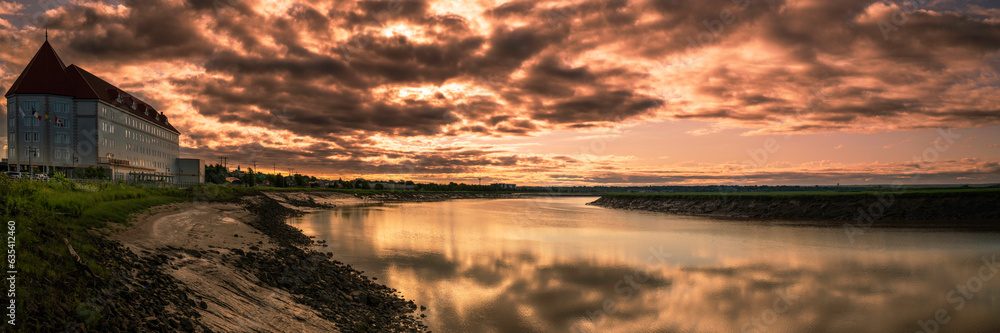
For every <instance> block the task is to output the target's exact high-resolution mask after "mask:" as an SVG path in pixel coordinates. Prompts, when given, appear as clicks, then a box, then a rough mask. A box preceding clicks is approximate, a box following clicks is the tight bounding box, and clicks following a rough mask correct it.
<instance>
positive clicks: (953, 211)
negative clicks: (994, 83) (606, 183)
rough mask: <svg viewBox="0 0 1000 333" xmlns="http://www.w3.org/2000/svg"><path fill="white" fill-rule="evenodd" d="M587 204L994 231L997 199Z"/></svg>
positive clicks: (674, 199) (607, 199) (999, 213)
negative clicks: (882, 222)
mask: <svg viewBox="0 0 1000 333" xmlns="http://www.w3.org/2000/svg"><path fill="white" fill-rule="evenodd" d="M589 205H594V206H600V207H605V208H615V209H626V210H642V211H651V212H663V213H671V214H678V215H694V216H708V217H721V218H737V219H750V220H774V221H809V222H808V223H806V224H809V225H819V226H822V225H829V226H836V227H840V226H843V225H844V223H845V221H850V222H851V223H856V222H858V223H864V224H865V225H870V224H872V223H871V222H872V221H886V222H891V223H884V224H878V226H881V227H928V228H957V229H977V230H982V229H986V230H1000V196H998V195H981V196H969V195H962V196H959V195H955V196H949V195H921V194H919V193H914V194H907V193H895V194H892V193H885V194H881V195H853V196H809V195H805V196H800V197H796V196H768V195H759V196H750V195H722V194H719V195H714V196H709V195H705V196H683V195H677V196H671V195H662V196H656V195H605V196H602V197H601V198H599V199H598V200H596V201H594V202H591V203H589Z"/></svg>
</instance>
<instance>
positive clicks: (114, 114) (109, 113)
mask: <svg viewBox="0 0 1000 333" xmlns="http://www.w3.org/2000/svg"><path fill="white" fill-rule="evenodd" d="M100 113H101V116H103V117H104V118H107V119H111V120H115V118H117V119H118V120H119V121H120V122H122V123H124V124H125V125H128V126H131V127H133V128H136V129H139V130H140V131H143V132H146V133H149V134H152V135H153V136H156V137H158V138H161V139H164V140H170V141H177V135H176V134H174V133H171V132H169V131H167V130H164V129H162V128H160V127H157V126H153V125H151V124H150V123H148V122H146V121H145V120H141V119H139V118H136V117H134V116H131V115H128V114H126V113H124V112H121V111H118V110H116V109H113V108H110V107H107V106H101V108H100Z"/></svg>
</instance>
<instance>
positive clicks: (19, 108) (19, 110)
mask: <svg viewBox="0 0 1000 333" xmlns="http://www.w3.org/2000/svg"><path fill="white" fill-rule="evenodd" d="M17 111H18V112H21V117H25V115H24V109H22V108H21V106H20V105H18V106H17Z"/></svg>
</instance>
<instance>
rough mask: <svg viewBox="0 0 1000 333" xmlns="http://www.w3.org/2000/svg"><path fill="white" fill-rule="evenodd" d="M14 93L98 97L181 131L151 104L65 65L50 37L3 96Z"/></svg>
mask: <svg viewBox="0 0 1000 333" xmlns="http://www.w3.org/2000/svg"><path fill="white" fill-rule="evenodd" d="M15 94H51V95H62V96H70V97H74V98H81V99H99V100H102V101H104V102H105V103H108V104H111V105H114V106H117V107H119V108H121V109H122V110H125V111H127V112H129V113H131V114H132V115H134V116H136V117H139V118H141V119H143V120H146V121H147V122H150V123H153V124H155V125H159V126H160V127H163V128H164V129H166V130H168V131H170V132H173V133H175V134H180V131H178V130H177V129H176V128H174V126H173V125H171V124H170V123H169V122H168V121H167V116H166V115H165V114H163V113H160V112H158V111H156V109H154V108H153V106H152V105H149V104H148V103H146V102H143V101H142V100H140V99H138V98H135V97H133V96H132V95H131V94H129V93H127V92H125V91H123V90H121V89H119V88H118V87H116V86H115V85H113V84H111V83H108V81H105V80H104V79H102V78H100V77H98V76H96V75H94V74H91V73H90V72H88V71H86V70H84V69H83V68H80V67H78V66H76V65H69V67H67V66H65V65H64V64H63V62H62V59H59V55H58V54H56V51H55V50H54V49H53V48H52V45H49V41H48V40H46V41H45V43H43V44H42V47H41V48H39V49H38V52H36V53H35V57H34V58H31V62H29V63H28V66H27V67H25V68H24V71H23V72H21V75H20V76H18V77H17V80H15V81H14V84H13V85H11V86H10V89H8V90H7V94H5V95H4V96H6V97H10V96H12V95H15Z"/></svg>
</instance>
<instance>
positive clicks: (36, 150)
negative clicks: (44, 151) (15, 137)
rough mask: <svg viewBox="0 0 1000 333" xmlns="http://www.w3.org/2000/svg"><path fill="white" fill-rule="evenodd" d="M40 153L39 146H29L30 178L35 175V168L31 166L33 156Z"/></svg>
mask: <svg viewBox="0 0 1000 333" xmlns="http://www.w3.org/2000/svg"><path fill="white" fill-rule="evenodd" d="M36 153H38V148H35V147H28V179H32V178H34V177H35V169H34V168H32V167H31V158H32V157H34V156H35V154H36Z"/></svg>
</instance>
